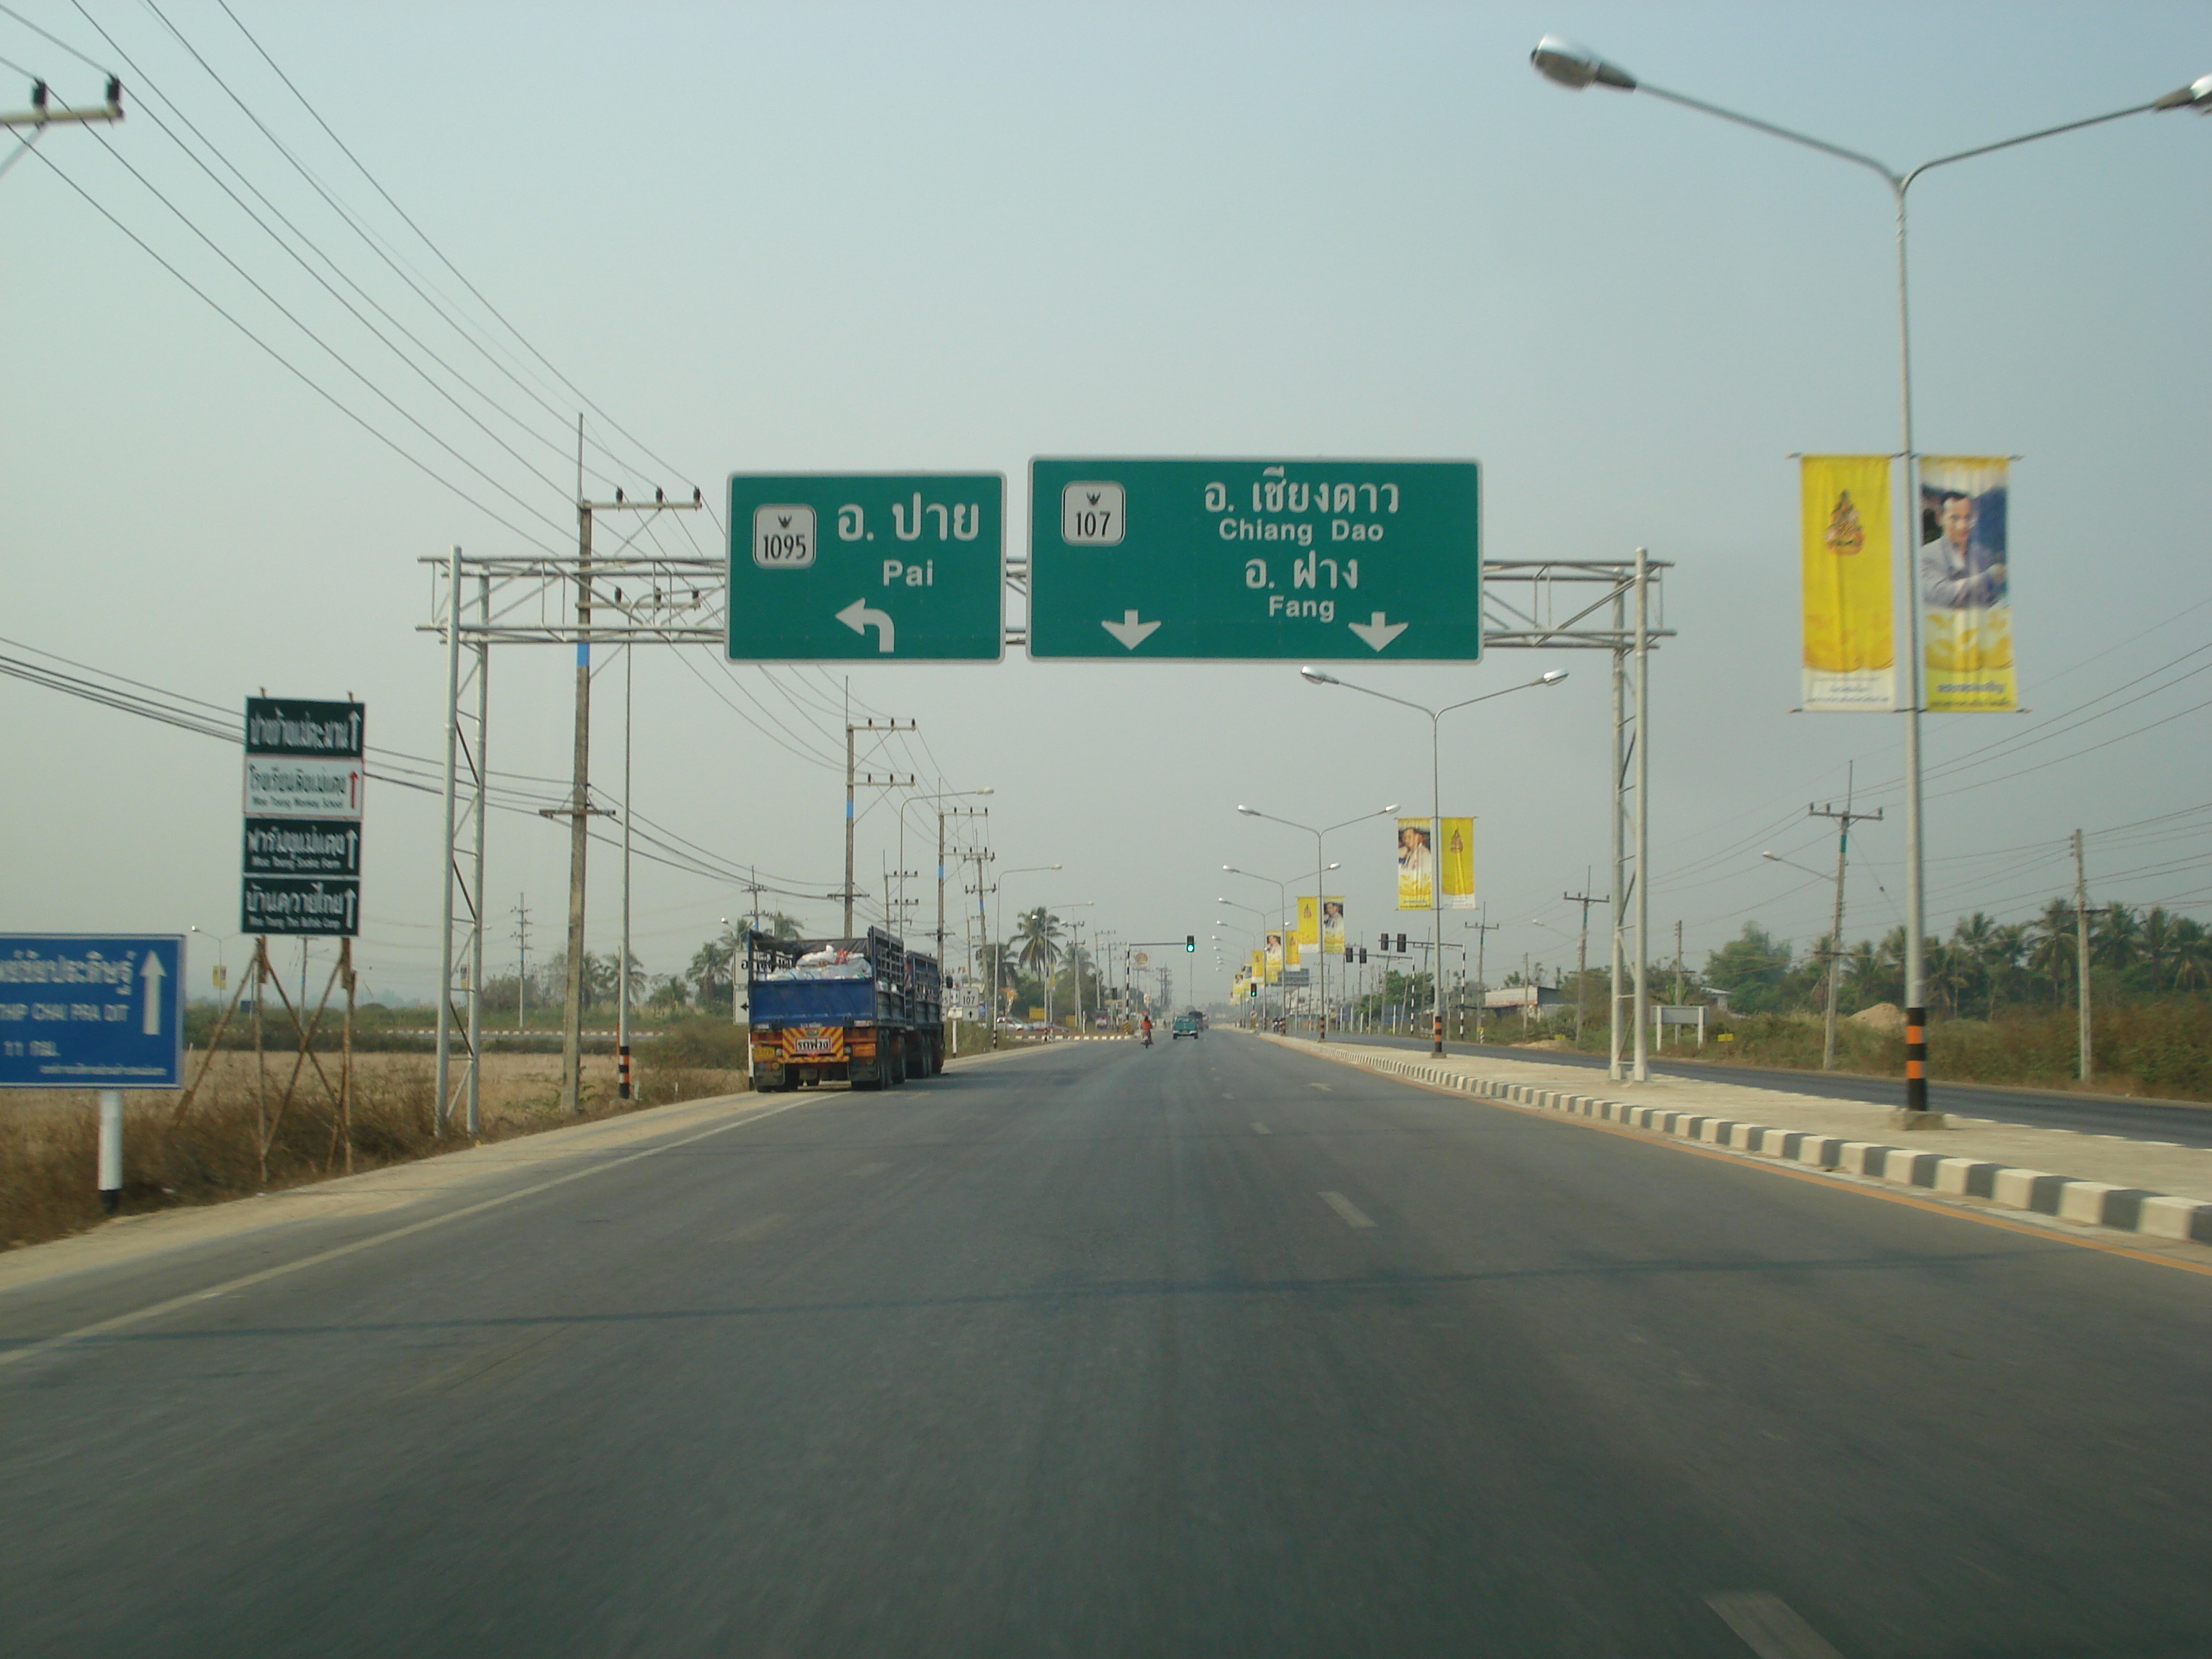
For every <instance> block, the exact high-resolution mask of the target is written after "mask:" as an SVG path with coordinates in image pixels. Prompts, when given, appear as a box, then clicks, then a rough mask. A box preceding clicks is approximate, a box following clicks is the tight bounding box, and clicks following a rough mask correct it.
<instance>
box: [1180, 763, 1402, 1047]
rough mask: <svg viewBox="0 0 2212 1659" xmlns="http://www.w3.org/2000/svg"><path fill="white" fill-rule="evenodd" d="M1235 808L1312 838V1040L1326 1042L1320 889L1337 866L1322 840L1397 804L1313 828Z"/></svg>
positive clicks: (1325, 946) (1325, 935) (1325, 961)
mask: <svg viewBox="0 0 2212 1659" xmlns="http://www.w3.org/2000/svg"><path fill="white" fill-rule="evenodd" d="M1397 810H1398V803H1397V802H1396V801H1395V800H1394V801H1392V802H1391V803H1390V804H1389V805H1388V806H1385V807H1383V808H1381V809H1380V810H1378V811H1373V812H1362V813H1361V814H1360V815H1359V816H1358V817H1355V818H1346V820H1345V821H1344V822H1343V823H1332V824H1330V825H1329V826H1328V828H1327V829H1315V828H1314V827H1313V826H1312V825H1311V824H1310V823H1291V820H1290V819H1288V818H1279V817H1276V816H1275V815H1274V814H1273V812H1262V811H1260V809H1259V808H1258V807H1256V806H1240V807H1238V808H1237V811H1240V812H1242V813H1243V815H1244V816H1245V817H1248V818H1265V819H1267V822H1268V823H1279V824H1281V825H1282V826H1283V827H1284V828H1285V829H1303V830H1304V831H1305V833H1306V834H1307V835H1309V836H1312V837H1313V838H1314V959H1315V961H1316V963H1318V964H1319V970H1320V975H1321V977H1320V978H1319V980H1318V981H1316V984H1315V987H1314V1008H1315V1012H1314V1041H1315V1042H1328V926H1327V923H1326V921H1325V919H1324V917H1323V915H1322V902H1323V900H1324V898H1325V897H1326V895H1324V894H1323V893H1322V888H1324V887H1326V886H1328V872H1330V871H1332V870H1334V869H1336V868H1338V867H1339V866H1336V865H1334V864H1323V863H1322V840H1323V838H1324V837H1326V836H1333V835H1334V834H1335V833H1336V832H1337V831H1338V830H1340V829H1350V828H1352V825H1353V824H1355V823H1366V822H1367V820H1368V819H1370V818H1381V817H1389V815H1390V814H1391V813H1393V812H1395V811H1397ZM1228 867H1229V866H1227V865H1224V866H1222V868H1223V869H1227V868H1228Z"/></svg>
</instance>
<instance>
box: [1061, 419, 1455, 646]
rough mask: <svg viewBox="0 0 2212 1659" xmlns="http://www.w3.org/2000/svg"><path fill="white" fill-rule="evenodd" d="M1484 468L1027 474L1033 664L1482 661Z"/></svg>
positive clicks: (1249, 465)
mask: <svg viewBox="0 0 2212 1659" xmlns="http://www.w3.org/2000/svg"><path fill="white" fill-rule="evenodd" d="M1481 520H1482V513H1481V486H1480V469H1479V468H1478V466H1477V465H1476V464H1475V463H1474V462H1473V461H1348V460H1305V461H1265V460H1131V459H1073V460H1070V459H1036V460H1033V461H1031V462H1030V632H1029V647H1030V656H1032V657H1034V658H1091V659H1108V660H1112V661H1119V660H1121V659H1126V658H1129V657H1150V658H1158V659H1187V660H1212V661H1251V662H1281V661H1288V662H1317V661H1339V662H1367V661H1372V660H1374V659H1376V658H1378V657H1379V658H1382V659H1385V660H1388V661H1391V662H1475V661H1479V660H1480V658H1481V656H1482V548H1481V539H1482V538H1481Z"/></svg>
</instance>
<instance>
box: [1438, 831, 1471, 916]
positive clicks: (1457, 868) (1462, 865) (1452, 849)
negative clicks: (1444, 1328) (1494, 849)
mask: <svg viewBox="0 0 2212 1659" xmlns="http://www.w3.org/2000/svg"><path fill="white" fill-rule="evenodd" d="M1443 838H1444V857H1443V871H1444V908H1445V909H1447V910H1472V909H1474V819H1473V818H1446V819H1445V820H1444V822H1443Z"/></svg>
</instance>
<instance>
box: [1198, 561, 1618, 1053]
mask: <svg viewBox="0 0 2212 1659" xmlns="http://www.w3.org/2000/svg"><path fill="white" fill-rule="evenodd" d="M1637 558H1638V563H1639V566H1640V564H1641V562H1642V559H1643V553H1642V550H1640V549H1639V550H1638V554H1637ZM1637 586H1638V591H1639V592H1641V590H1642V588H1643V579H1642V575H1641V573H1640V570H1639V574H1638V580H1637ZM1641 615H1642V613H1641V611H1639V612H1638V617H1639V618H1640V617H1641ZM1298 673H1299V675H1300V676H1301V677H1302V678H1305V679H1307V680H1310V681H1311V682H1312V683H1313V684H1316V685H1337V686H1341V687H1343V688H1344V689H1345V690H1347V691H1361V692H1364V693H1365V694H1366V695H1367V696H1370V697H1380V698H1382V699H1383V702H1395V703H1396V704H1397V705H1398V706H1399V707H1400V708H1411V709H1413V710H1415V711H1416V712H1418V713H1419V714H1426V715H1427V716H1428V717H1429V805H1430V809H1431V810H1430V817H1429V925H1430V928H1431V934H1430V945H1431V953H1430V954H1431V961H1430V976H1429V994H1430V1000H1431V1007H1430V1011H1429V1039H1430V1045H1431V1046H1430V1048H1429V1052H1430V1053H1431V1054H1442V1053H1443V1051H1444V975H1443V965H1444V923H1443V886H1444V866H1443V816H1442V814H1443V750H1442V747H1441V739H1440V738H1438V736H1437V732H1438V728H1439V727H1440V726H1442V724H1443V717H1444V716H1445V715H1447V714H1450V713H1451V712H1452V711H1453V710H1454V709H1456V708H1473V707H1474V705H1475V704H1476V703H1479V702H1489V701H1490V700H1491V699H1492V697H1503V696H1510V695H1511V694H1512V693H1514V692H1516V691H1527V690H1532V689H1533V688H1534V687H1536V686H1540V685H1557V684H1559V683H1560V682H1561V681H1562V680H1564V679H1565V678H1566V677H1567V671H1566V670H1565V669H1564V668H1550V669H1547V670H1545V671H1544V672H1542V673H1541V674H1539V675H1538V676H1537V677H1536V678H1534V679H1533V680H1528V681H1524V682H1523V683H1522V684H1519V685H1508V686H1502V687H1500V688H1499V689H1498V690H1495V691H1486V692H1484V693H1483V694H1482V695H1481V696H1479V697H1468V698H1465V699H1463V700H1462V701H1461V702H1448V703H1446V704H1445V705H1444V706H1443V708H1430V707H1428V705H1427V704H1425V703H1419V702H1411V701H1409V700H1407V698H1404V697H1394V696H1391V695H1390V694H1389V692H1388V691H1377V690H1375V689H1374V688H1373V687H1371V686H1365V685H1354V684H1352V682H1351V681H1350V680H1340V679H1339V678H1336V676H1335V675H1334V674H1324V673H1322V671H1321V670H1320V669H1318V668H1301V669H1300V670H1298ZM1639 735H1640V734H1639ZM1245 810H1247V809H1245V808H1243V807H1241V806H1240V807H1238V808H1237V811H1240V812H1241V811H1245ZM1389 810H1391V811H1396V810H1397V809H1396V808H1395V807H1393V808H1391V809H1389ZM1409 1018H1410V1011H1409Z"/></svg>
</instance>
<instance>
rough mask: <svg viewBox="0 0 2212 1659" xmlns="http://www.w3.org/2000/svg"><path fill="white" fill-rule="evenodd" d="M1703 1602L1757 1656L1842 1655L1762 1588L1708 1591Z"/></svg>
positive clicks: (1816, 1658) (1804, 1658)
mask: <svg viewBox="0 0 2212 1659" xmlns="http://www.w3.org/2000/svg"><path fill="white" fill-rule="evenodd" d="M1705 1605H1706V1606H1707V1607H1711V1609H1712V1610H1713V1611H1714V1612H1715V1613H1718V1614H1720V1616H1721V1621H1722V1622H1723V1624H1725V1625H1726V1626H1728V1627H1729V1629H1730V1630H1732V1631H1734V1632H1735V1633H1736V1634H1737V1635H1738V1636H1741V1638H1743V1644H1744V1645H1745V1646H1746V1647H1747V1648H1749V1649H1750V1650H1752V1651H1753V1653H1755V1654H1757V1655H1758V1656H1759V1659H1844V1656H1843V1655H1842V1654H1840V1653H1838V1652H1837V1651H1836V1650H1835V1649H1834V1648H1832V1647H1831V1646H1830V1645H1829V1644H1828V1643H1827V1642H1826V1640H1825V1639H1824V1638H1822V1637H1821V1635H1820V1632H1818V1631H1816V1630H1814V1628H1813V1627H1812V1626H1810V1625H1808V1624H1807V1623H1806V1622H1805V1621H1804V1620H1802V1619H1801V1618H1799V1617H1798V1616H1797V1614H1796V1611H1795V1610H1794V1609H1793V1608H1792V1607H1790V1604H1789V1603H1788V1602H1787V1601H1784V1600H1783V1599H1782V1598H1781V1597H1780V1596H1778V1595H1768V1594H1767V1593H1766V1592H1765V1590H1729V1591H1726V1592H1724V1593H1723V1594H1721V1595H1708V1596H1707V1597H1706V1598H1705Z"/></svg>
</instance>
